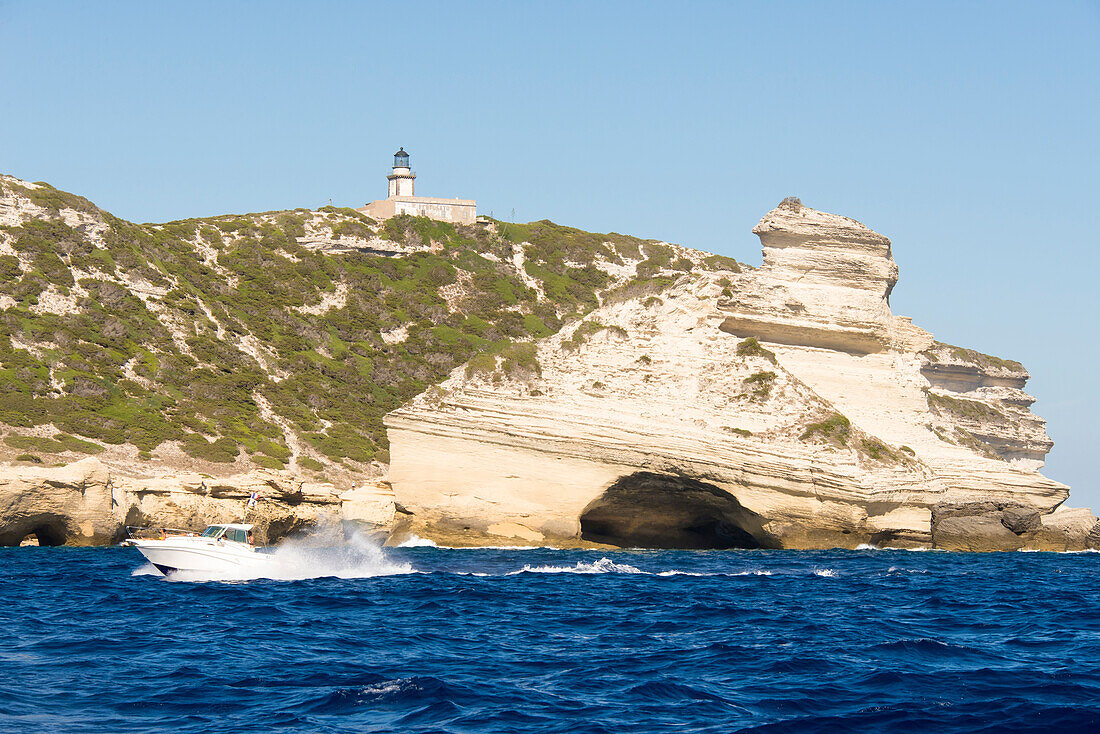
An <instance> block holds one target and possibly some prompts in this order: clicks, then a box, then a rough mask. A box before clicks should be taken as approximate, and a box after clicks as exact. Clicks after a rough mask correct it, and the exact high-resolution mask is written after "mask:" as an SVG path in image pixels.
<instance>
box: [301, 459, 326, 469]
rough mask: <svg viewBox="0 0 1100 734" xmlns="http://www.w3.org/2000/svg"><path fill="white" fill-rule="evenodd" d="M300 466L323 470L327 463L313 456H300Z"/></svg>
mask: <svg viewBox="0 0 1100 734" xmlns="http://www.w3.org/2000/svg"><path fill="white" fill-rule="evenodd" d="M298 466H301V467H304V468H306V469H309V470H311V471H322V470H323V469H324V468H325V465H324V464H322V463H321V462H319V461H317V459H314V458H313V457H312V456H299V457H298Z"/></svg>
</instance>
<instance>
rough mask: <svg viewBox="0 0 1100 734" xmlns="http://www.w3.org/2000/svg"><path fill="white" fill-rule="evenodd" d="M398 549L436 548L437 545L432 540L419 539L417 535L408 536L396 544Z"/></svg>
mask: <svg viewBox="0 0 1100 734" xmlns="http://www.w3.org/2000/svg"><path fill="white" fill-rule="evenodd" d="M396 547H398V548H438V547H439V545H438V544H437V543H436V542H435V541H434V540H428V539H427V538H421V537H420V536H419V535H410V536H409V537H408V538H406V539H405V540H403V541H402V542H400V543H398V544H397V546H396Z"/></svg>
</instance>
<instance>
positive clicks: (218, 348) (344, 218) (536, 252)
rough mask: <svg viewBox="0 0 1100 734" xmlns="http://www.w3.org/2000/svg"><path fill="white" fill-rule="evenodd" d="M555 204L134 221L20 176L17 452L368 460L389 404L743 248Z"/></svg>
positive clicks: (9, 248) (10, 182) (14, 380)
mask: <svg viewBox="0 0 1100 734" xmlns="http://www.w3.org/2000/svg"><path fill="white" fill-rule="evenodd" d="M730 262H731V261H729V260H728V259H726V258H715V257H714V256H707V255H705V254H704V253H699V252H695V251H691V250H686V249H684V248H680V247H676V246H672V245H667V244H664V243H658V242H655V241H652V240H641V239H637V238H634V237H628V236H624V235H617V234H608V235H603V234H593V233H588V232H582V231H580V230H576V229H572V228H568V227H562V226H559V225H556V224H553V223H552V222H547V221H543V222H534V223H530V224H524V225H513V224H509V225H505V224H502V223H493V224H490V225H487V226H486V225H479V226H474V227H460V226H452V225H449V224H443V223H439V222H433V221H431V220H427V219H423V218H410V217H399V218H396V219H392V220H389V221H386V222H376V221H373V220H371V219H370V218H368V217H366V216H364V215H362V214H360V213H359V212H356V211H354V210H351V209H338V208H333V207H326V208H325V209H322V210H319V211H309V210H305V209H298V210H294V211H285V212H268V213H263V214H249V215H240V216H221V217H212V218H208V219H191V220H183V221H178V222H169V223H167V224H133V223H131V222H127V221H124V220H121V219H119V218H117V217H114V216H112V215H111V214H109V213H107V212H105V211H102V210H101V209H99V208H98V207H96V206H95V205H94V204H92V203H91V202H89V201H88V200H86V199H83V198H80V197H78V196H74V195H72V194H68V193H65V192H62V191H58V190H56V189H53V188H52V187H50V186H48V185H46V184H28V183H25V182H22V181H18V180H17V179H13V178H10V177H3V178H0V424H3V426H0V429H2V430H3V433H4V439H3V441H4V446H3V447H0V456H2V457H6V458H14V457H15V456H16V455H18V456H20V457H22V458H23V459H24V460H30V461H33V460H36V459H37V460H41V459H43V458H44V459H45V460H47V461H50V460H59V459H62V458H72V455H78V454H81V453H97V452H103V451H107V452H108V455H117V456H119V457H129V458H131V459H133V460H135V461H149V460H153V459H158V460H172V459H175V460H176V463H180V462H183V463H184V464H186V463H187V462H188V461H189V460H194V462H197V465H199V466H202V465H203V464H204V463H206V464H218V463H223V464H228V463H231V462H233V463H236V464H237V465H238V468H240V466H241V465H260V466H266V467H271V468H284V467H288V466H289V467H290V468H294V469H309V470H313V471H317V472H324V473H326V474H329V475H330V476H332V475H333V472H334V471H335V472H336V473H342V474H344V475H347V474H348V473H350V474H355V473H356V472H359V471H361V470H363V469H364V468H365V467H366V465H367V464H369V462H371V461H372V460H378V461H381V462H386V461H387V460H388V454H387V451H386V449H387V445H386V437H385V433H384V431H383V428H382V416H383V415H385V413H387V412H389V411H391V410H393V409H394V408H396V407H398V406H399V405H401V404H402V403H403V402H405V401H406V400H408V399H409V398H410V397H412V396H413V395H415V394H417V393H419V392H421V391H423V390H424V389H425V388H427V387H428V386H429V385H431V384H433V383H434V382H437V381H439V380H440V379H442V378H443V377H445V376H446V375H447V373H448V372H449V371H450V370H452V369H453V368H455V367H456V366H458V365H460V364H462V363H464V362H466V361H468V360H470V359H471V358H473V357H475V356H476V355H478V354H492V353H501V354H505V353H511V352H514V351H515V348H514V347H512V346H511V345H512V344H513V343H515V342H523V341H525V340H530V339H533V338H538V337H542V336H546V335H548V334H550V333H553V332H554V331H556V330H558V329H559V328H560V327H561V325H562V324H563V322H564V321H566V320H568V319H571V318H577V317H579V316H581V315H583V314H585V313H587V312H588V311H590V310H592V309H593V308H595V307H596V306H597V305H598V304H599V303H600V302H601V299H604V298H606V297H608V294H612V293H614V292H616V291H619V292H622V291H624V290H632V289H637V288H639V287H660V286H661V285H663V284H666V283H670V282H671V281H672V279H674V278H675V277H676V276H677V275H678V274H679V273H681V272H683V271H687V270H691V269H693V268H715V267H721V266H724V267H729V266H730Z"/></svg>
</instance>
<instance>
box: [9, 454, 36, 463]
mask: <svg viewBox="0 0 1100 734" xmlns="http://www.w3.org/2000/svg"><path fill="white" fill-rule="evenodd" d="M15 460H16V461H29V462H30V463H32V464H41V463H42V459H41V458H40V457H38V456H35V455H34V454H19V456H16V457H15Z"/></svg>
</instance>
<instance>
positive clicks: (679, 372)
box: [386, 200, 1096, 549]
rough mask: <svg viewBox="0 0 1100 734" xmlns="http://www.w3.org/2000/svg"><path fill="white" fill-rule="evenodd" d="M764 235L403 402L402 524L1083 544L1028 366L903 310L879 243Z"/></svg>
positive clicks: (769, 542)
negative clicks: (966, 344) (520, 353)
mask: <svg viewBox="0 0 1100 734" xmlns="http://www.w3.org/2000/svg"><path fill="white" fill-rule="evenodd" d="M753 231H754V232H755V233H756V234H757V235H759V236H760V239H761V242H762V243H763V246H764V261H763V265H762V267H760V268H759V269H755V270H744V271H736V272H735V271H727V272H712V273H705V274H691V275H686V276H683V277H681V278H679V280H678V281H676V283H675V285H673V286H672V287H671V288H669V289H668V290H666V291H664V292H661V293H658V294H656V295H652V294H645V295H642V296H640V297H637V298H632V299H630V300H627V301H625V302H615V303H605V304H604V305H603V306H602V307H601V308H600V309H598V310H597V311H595V312H594V313H592V314H590V315H589V316H588V317H587V318H586V319H585V320H584V321H583V322H575V323H573V324H570V325H568V326H566V327H565V328H564V329H563V330H562V331H561V332H559V333H558V334H555V335H553V336H551V337H548V338H546V339H543V340H541V341H539V342H537V343H536V344H535V345H533V346H534V347H535V349H536V350H537V352H536V357H537V365H536V364H535V363H534V362H533V361H531V362H530V363H524V362H523V361H522V360H521V361H509V360H506V359H504V358H501V359H498V365H497V369H496V370H495V371H486V370H481V369H463V368H459V369H457V370H455V372H454V373H452V375H451V376H450V377H449V378H448V379H447V380H446V381H445V382H444V383H442V384H441V385H439V386H438V387H436V388H433V389H430V390H428V391H427V392H425V393H424V394H422V395H420V396H418V397H417V398H415V399H414V400H413V401H411V402H410V403H409V404H407V405H405V406H404V407H402V408H401V409H399V410H397V411H395V412H393V413H390V414H389V415H388V416H387V418H386V426H387V429H388V435H389V440H390V453H391V457H392V459H391V465H390V475H389V478H390V481H391V482H392V485H393V488H394V491H395V494H396V500H397V503H398V505H399V508H398V509H399V518H401V523H402V527H403V528H404V531H405V532H415V533H416V534H418V535H421V536H423V537H429V538H434V539H436V540H440V541H444V542H451V543H468V544H485V543H497V542H509V543H512V542H517V543H527V544H531V543H534V544H541V543H550V544H571V543H584V542H598V543H609V544H614V545H628V546H629V545H646V546H657V547H662V546H663V547H830V546H842V547H855V546H857V545H858V544H861V543H874V544H877V545H898V546H932V545H939V546H942V547H968V548H975V549H983V548H993V547H997V548H998V549H1000V548H1012V547H1019V548H1022V547H1036V548H1054V549H1063V548H1074V547H1084V546H1085V545H1086V544H1088V542H1089V540H1088V534H1089V532H1090V530H1092V528H1093V526H1094V525H1095V523H1096V518H1095V517H1093V516H1092V514H1091V513H1089V512H1088V511H1074V512H1072V513H1068V514H1067V512H1066V511H1065V510H1064V508H1063V509H1059V511H1058V512H1054V510H1055V509H1056V508H1059V505H1061V504H1062V503H1063V502H1064V501H1065V500H1066V498H1067V497H1068V494H1069V490H1068V487H1066V486H1064V485H1062V484H1059V483H1058V482H1055V481H1052V480H1050V479H1047V478H1046V477H1044V476H1042V475H1041V474H1039V473H1038V470H1039V469H1040V468H1041V467H1042V464H1043V459H1044V457H1045V455H1046V453H1047V452H1048V451H1049V450H1050V448H1051V445H1052V443H1051V441H1050V439H1049V438H1048V437H1047V435H1046V433H1045V430H1044V422H1043V421H1042V419H1041V418H1038V417H1037V416H1034V415H1032V414H1031V413H1030V411H1029V406H1030V405H1031V403H1032V402H1033V398H1031V397H1030V396H1028V395H1027V394H1026V393H1025V392H1024V391H1023V387H1024V383H1025V382H1026V380H1027V379H1028V373H1027V372H1026V371H1025V370H1024V369H1023V367H1022V366H1021V365H1019V364H1018V363H1015V362H1010V361H1007V360H1001V359H997V358H994V357H989V356H987V355H982V354H979V353H977V352H973V351H970V350H966V349H962V348H958V347H952V346H950V345H945V344H940V343H938V342H936V341H934V339H933V337H932V335H931V334H929V333H928V332H926V331H924V330H922V329H920V328H918V327H916V326H914V325H913V324H912V323H911V321H910V320H909V319H908V318H905V317H901V316H895V315H894V314H892V313H891V311H890V305H889V295H890V292H891V290H892V289H893V287H894V285H895V284H896V282H897V279H898V269H897V265H896V264H895V262H894V260H893V257H892V255H891V249H890V241H889V240H888V239H887V238H886V237H883V236H882V235H880V234H878V233H876V232H874V231H872V230H870V229H869V228H867V227H865V226H864V225H862V224H860V223H859V222H856V221H854V220H852V219H848V218H846V217H841V216H837V215H834V214H827V213H824V212H819V211H815V210H813V209H810V208H807V207H804V206H802V205H801V203H800V202H798V201H797V200H787V201H784V203H783V204H781V205H780V206H779V207H777V208H776V209H774V210H773V211H771V212H769V213H768V214H767V215H766V216H765V217H764V218H763V219H762V220H761V221H760V223H759V224H758V225H757V226H756V227H755V229H754V230H753ZM968 508H969V509H968ZM935 513H938V515H937V517H938V518H941V519H942V521H939V520H937V521H936V522H934V517H933V516H934V514H935ZM979 515H980V516H981V518H984V519H983V520H982V521H981V522H978V521H974V522H970V523H969V524H967V522H962V521H960V520H959V518H960V517H963V518H966V517H971V516H974V517H977V516H979ZM1021 517H1023V518H1025V519H1026V521H1023V520H1020V519H1019V518H1021ZM1067 518H1072V521H1070V520H1068V519H1067ZM994 525H995V526H996V528H995V531H996V532H994V530H990V529H989V528H991V527H993V526H994ZM987 526H988V527H987ZM937 528H938V531H937ZM960 528H962V529H960ZM967 528H969V530H967ZM975 528H977V529H975ZM937 532H938V533H939V534H938V535H937ZM959 532H974V533H977V534H978V535H979V536H980V537H976V538H968V539H966V542H961V541H959V539H958V537H956V536H957V533H959ZM953 533H955V535H953ZM983 533H985V534H986V535H988V534H989V533H993V535H995V536H996V537H995V539H994V540H990V541H989V542H986V541H985V540H983V538H984V537H985V536H984V535H982V534H983ZM1005 534H1007V535H1005ZM1095 535H1096V534H1095V533H1094V536H1095ZM1002 536H1003V537H1002ZM990 537H993V536H992V535H991V536H990Z"/></svg>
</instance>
